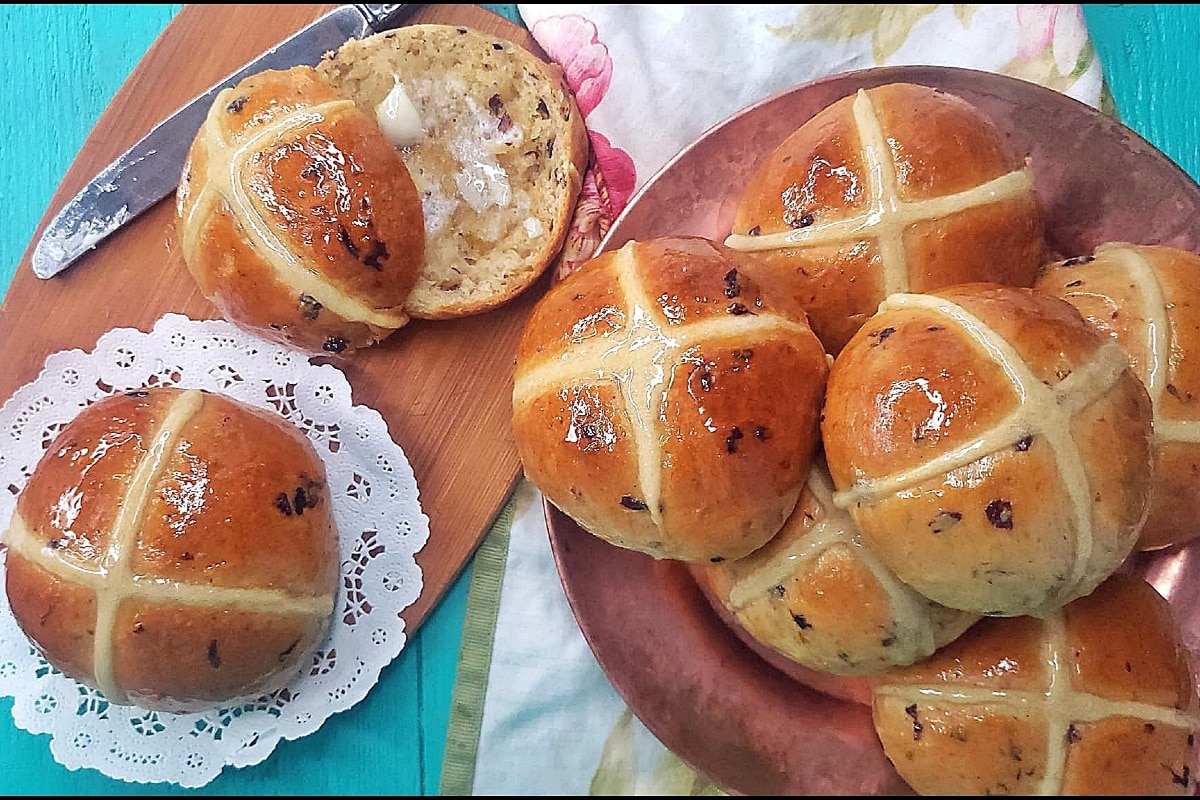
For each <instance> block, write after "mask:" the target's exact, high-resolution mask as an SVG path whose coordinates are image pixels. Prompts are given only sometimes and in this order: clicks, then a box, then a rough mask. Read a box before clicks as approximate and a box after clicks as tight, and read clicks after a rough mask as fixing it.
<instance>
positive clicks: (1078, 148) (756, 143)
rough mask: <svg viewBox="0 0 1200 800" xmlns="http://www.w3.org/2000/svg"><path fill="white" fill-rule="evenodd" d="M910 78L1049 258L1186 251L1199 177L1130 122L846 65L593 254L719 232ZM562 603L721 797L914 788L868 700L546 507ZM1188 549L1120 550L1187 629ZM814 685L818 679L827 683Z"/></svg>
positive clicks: (712, 158) (1193, 596) (638, 214)
mask: <svg viewBox="0 0 1200 800" xmlns="http://www.w3.org/2000/svg"><path fill="white" fill-rule="evenodd" d="M897 81H908V82H912V83H919V84H925V85H928V86H933V87H938V88H941V89H944V90H946V91H949V92H952V93H954V94H957V95H959V96H961V97H963V98H964V99H966V100H968V101H970V102H971V103H973V104H975V105H976V106H977V107H979V108H980V109H982V110H983V111H984V112H985V113H987V114H988V115H989V116H990V117H991V118H992V119H993V120H994V121H995V122H996V124H997V125H999V126H1000V128H1001V129H1002V130H1004V131H1006V132H1007V134H1008V135H1009V137H1010V139H1011V141H1012V144H1013V146H1014V147H1015V148H1016V149H1017V150H1018V151H1019V152H1026V153H1028V154H1029V155H1030V156H1031V157H1032V159H1033V168H1034V173H1035V181H1036V185H1037V190H1038V193H1039V195H1040V197H1041V199H1042V201H1043V203H1044V205H1045V207H1046V215H1047V216H1046V225H1047V235H1048V240H1049V244H1050V246H1051V248H1052V249H1053V250H1054V251H1055V253H1056V256H1057V257H1061V258H1067V257H1070V256H1074V255H1083V254H1087V253H1090V252H1091V250H1092V249H1093V248H1094V247H1095V246H1096V245H1098V244H1101V243H1102V242H1105V241H1128V242H1134V243H1139V244H1164V245H1171V246H1174V247H1179V248H1182V249H1185V250H1192V251H1196V250H1197V249H1198V246H1200V225H1198V222H1200V213H1198V209H1200V187H1198V186H1197V185H1196V183H1195V182H1194V181H1193V180H1192V179H1191V178H1190V177H1188V175H1187V174H1186V173H1185V172H1184V171H1183V170H1181V169H1180V168H1179V167H1178V166H1177V165H1176V164H1174V163H1173V162H1172V161H1171V160H1170V159H1168V158H1167V157H1166V156H1164V155H1163V154H1162V153H1161V152H1159V151H1158V150H1157V149H1155V148H1154V147H1153V146H1152V145H1150V144H1149V143H1148V142H1146V141H1145V140H1144V139H1142V138H1141V137H1139V136H1138V135H1137V134H1136V133H1134V132H1133V131H1131V130H1130V129H1129V128H1127V127H1125V126H1123V125H1121V124H1120V123H1118V122H1116V121H1115V120H1113V119H1111V118H1109V117H1107V116H1106V115H1104V114H1102V113H1100V112H1099V111H1097V110H1095V109H1093V108H1092V107H1090V106H1088V105H1086V104H1084V103H1081V102H1079V101H1077V100H1074V99H1072V98H1070V97H1068V96H1066V95H1064V94H1060V93H1058V92H1055V91H1052V90H1050V89H1046V88H1044V87H1041V86H1039V85H1037V84H1033V83H1028V82H1026V81H1022V80H1018V79H1015V78H1009V77H1006V76H1002V75H997V74H994V73H988V72H978V71H974V70H965V69H958V68H947V67H927V66H921V67H885V68H878V69H870V70H862V71H857V72H850V73H844V74H840V75H835V76H832V77H829V78H825V79H822V80H819V81H815V82H813V83H807V84H803V85H801V86H798V87H796V88H794V89H791V90H788V91H785V92H782V93H780V94H777V95H774V96H772V97H769V98H767V99H766V100H763V101H762V102H759V103H757V104H755V105H752V106H749V107H747V108H746V109H743V110H742V111H740V112H738V113H737V114H734V115H733V116H731V117H729V118H728V119H726V120H725V121H723V122H721V123H719V124H718V125H716V126H714V127H713V128H711V129H709V130H708V131H707V132H706V133H705V134H704V135H703V136H701V137H700V138H699V139H698V140H696V141H695V142H693V143H692V144H691V145H689V146H688V147H687V148H685V149H684V150H682V151H681V152H680V153H679V155H677V156H676V157H675V158H674V159H673V160H672V161H671V162H670V163H668V164H667V165H666V166H665V167H664V168H663V169H662V170H661V171H659V173H658V174H657V175H655V176H654V177H653V178H652V179H651V180H650V181H649V182H647V183H646V184H645V186H644V187H643V188H642V189H641V190H640V191H639V192H638V193H637V194H636V195H635V196H634V197H633V199H632V201H631V202H630V204H629V206H628V208H626V210H625V212H624V213H623V214H622V215H621V217H620V218H619V219H618V220H617V221H616V222H615V224H614V225H613V228H612V230H611V231H610V232H609V235H608V237H607V238H606V240H605V241H604V242H603V243H602V245H601V247H602V249H614V248H617V247H620V246H621V245H622V244H624V243H625V242H627V241H630V240H645V239H649V238H653V237H656V236H664V235H670V234H696V235H701V236H707V237H709V238H712V239H715V240H718V241H720V240H723V239H724V238H725V235H726V234H727V233H728V232H729V227H730V224H731V221H732V218H733V212H734V207H735V205H736V203H737V201H738V198H739V196H740V193H741V189H742V186H743V185H744V183H745V181H746V180H747V179H748V178H749V176H750V174H751V173H752V171H753V170H754V168H755V166H756V165H757V163H758V161H759V159H760V158H762V157H764V156H766V155H767V154H768V153H769V152H770V151H771V150H773V149H774V148H775V146H776V145H778V144H779V142H781V141H782V140H783V139H784V138H785V137H786V136H787V135H788V134H790V133H792V132H793V131H794V130H795V129H796V128H797V127H799V126H800V125H801V124H803V123H804V122H805V121H806V120H808V119H809V118H810V117H812V116H813V115H814V114H816V113H817V112H818V111H820V110H821V109H823V108H824V107H826V106H827V105H829V104H830V103H832V102H834V101H835V100H838V99H840V98H841V97H844V96H846V95H849V94H852V93H853V92H855V91H856V90H858V89H859V88H870V87H872V86H878V85H881V84H885V83H892V82H897ZM546 519H547V523H548V526H549V530H550V543H551V546H552V548H553V551H554V557H555V561H556V563H557V565H558V571H559V576H560V577H561V579H562V584H563V587H564V589H565V591H566V595H567V599H568V600H569V602H570V605H571V608H572V610H573V612H574V614H575V617H576V619H577V621H578V623H579V626H580V629H581V630H582V631H583V634H584V637H585V638H586V639H587V641H588V644H589V645H590V646H591V649H592V651H593V653H594V654H595V656H596V658H597V660H598V661H599V663H600V666H601V667H602V669H603V670H604V671H605V673H606V674H607V676H608V678H609V680H611V681H612V683H613V685H614V686H615V687H616V689H617V691H618V692H620V694H621V695H622V696H623V697H624V699H625V701H626V702H627V703H628V704H629V707H630V708H631V709H632V710H633V712H634V713H635V714H637V716H638V717H639V718H640V719H641V720H642V722H643V723H645V725H646V727H647V728H649V729H650V730H651V731H652V732H653V733H654V734H655V735H656V736H657V737H658V738H659V740H660V741H662V742H663V744H665V745H666V746H667V747H669V748H670V749H671V750H672V751H673V752H675V753H676V754H677V755H678V756H679V757H680V758H682V759H683V760H684V761H685V762H687V763H688V764H689V765H691V766H692V767H694V768H695V769H697V770H698V771H700V772H702V773H704V774H706V775H708V776H709V777H711V778H712V779H713V780H714V781H716V782H717V783H718V784H720V785H721V786H722V787H724V788H725V789H726V790H728V791H729V792H731V793H735V794H751V795H753V794H846V795H857V794H912V792H911V790H910V789H909V788H908V787H907V786H906V785H905V784H904V782H903V781H902V780H901V779H900V778H899V776H898V775H897V774H896V773H895V771H894V770H893V769H892V767H891V765H890V764H889V763H888V761H887V759H886V757H885V756H884V755H883V751H882V748H881V747H880V745H879V743H878V740H877V738H876V736H875V732H874V728H873V726H872V723H871V715H870V709H869V708H868V707H867V706H866V705H863V704H861V703H859V702H855V701H854V700H852V699H846V697H847V695H846V694H845V693H843V692H835V691H821V690H819V689H817V688H814V684H815V682H806V681H805V680H803V677H802V674H801V675H800V676H799V677H798V674H797V672H796V671H795V670H787V669H781V668H778V665H776V666H772V665H771V664H770V663H769V660H768V659H766V658H764V657H763V656H762V655H760V654H759V653H758V652H757V651H756V650H755V649H754V648H752V647H750V646H748V645H747V644H746V643H745V642H744V640H743V638H742V637H741V636H740V635H739V634H738V633H737V632H735V631H733V630H731V628H730V627H729V625H727V624H726V623H725V622H724V621H722V619H721V617H720V615H718V614H717V613H715V612H714V611H713V609H712V608H711V606H710V605H709V603H708V601H707V600H706V598H705V595H704V593H703V592H702V591H701V589H700V588H699V587H698V586H697V584H696V583H695V582H694V581H693V580H692V578H691V573H690V571H689V569H688V568H687V566H686V565H684V564H681V563H678V562H670V561H655V560H654V559H652V558H650V557H648V556H644V555H642V554H640V553H635V552H633V551H628V550H622V549H620V548H617V547H614V546H612V545H609V544H607V543H605V542H603V541H602V540H600V539H598V538H596V537H594V536H591V535H590V534H588V533H586V532H584V531H583V530H582V529H580V528H579V527H578V526H577V525H575V523H574V522H572V521H571V520H570V519H569V518H568V517H567V516H566V515H564V514H562V513H561V512H560V511H558V510H557V509H556V508H554V507H553V506H552V505H550V504H549V503H547V504H546ZM1198 553H1200V550H1197V549H1196V548H1195V547H1184V548H1177V549H1175V550H1171V551H1167V552H1163V553H1158V554H1154V555H1149V556H1146V555H1143V556H1139V557H1136V558H1135V559H1132V560H1131V562H1130V563H1129V565H1128V568H1130V569H1132V570H1134V571H1136V572H1138V573H1139V574H1142V575H1144V576H1145V577H1147V578H1148V579H1149V580H1150V581H1151V582H1152V583H1153V584H1154V585H1155V586H1156V587H1157V588H1158V589H1159V591H1160V592H1162V593H1163V594H1164V595H1165V596H1166V597H1167V598H1168V599H1169V600H1170V601H1171V602H1172V604H1173V606H1174V607H1175V609H1176V613H1177V616H1178V618H1179V621H1180V624H1181V626H1182V628H1183V631H1184V641H1185V643H1187V644H1188V645H1189V646H1191V647H1193V649H1196V645H1197V643H1198V642H1200V579H1198V578H1200V555H1198ZM826 688H827V689H828V687H826Z"/></svg>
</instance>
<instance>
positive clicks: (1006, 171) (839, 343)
mask: <svg viewBox="0 0 1200 800" xmlns="http://www.w3.org/2000/svg"><path fill="white" fill-rule="evenodd" d="M725 243H726V244H727V245H729V246H730V247H733V248H735V249H738V250H746V251H752V252H756V253H759V254H760V255H761V256H762V257H764V258H766V260H767V261H768V263H770V264H771V265H772V266H774V267H775V268H776V269H778V270H779V271H781V272H787V273H794V274H795V276H796V277H797V278H798V279H799V280H800V282H801V292H802V294H801V296H802V298H803V301H804V304H805V308H806V309H807V310H808V314H809V318H810V319H811V321H812V326H813V330H814V331H816V332H817V335H818V336H819V337H820V338H821V341H822V342H824V344H825V348H826V349H827V350H828V351H829V352H830V353H832V354H834V355H837V353H838V352H839V351H840V350H841V349H842V347H843V346H845V344H846V342H847V341H849V339H850V337H851V336H852V335H853V334H854V332H855V331H857V330H858V328H859V326H861V325H862V324H863V323H864V322H865V321H866V319H867V318H868V317H870V316H871V314H873V313H874V312H875V309H876V308H877V307H878V306H879V303H880V301H882V300H883V299H884V298H885V297H886V296H887V295H889V294H893V293H897V292H913V293H921V292H927V291H930V290H932V289H937V288H940V287H943V286H950V285H953V284H958V283H969V282H975V281H989V282H993V283H1002V284H1011V285H1017V286H1029V285H1031V284H1032V283H1033V280H1034V277H1035V275H1036V272H1037V269H1038V268H1039V267H1040V266H1041V264H1042V263H1043V261H1044V260H1045V257H1044V252H1043V251H1044V250H1045V242H1044V235H1043V220H1042V211H1041V206H1040V204H1039V202H1038V199H1037V196H1036V194H1035V191H1034V184H1033V178H1032V172H1031V166H1030V164H1029V163H1028V162H1027V159H1026V158H1025V155H1024V154H1023V153H1018V152H1016V151H1014V149H1013V147H1012V145H1011V143H1010V142H1009V141H1008V140H1007V139H1006V138H1005V134H1004V133H1003V132H1002V131H1001V130H1000V129H999V128H997V127H996V125H995V124H994V123H993V122H992V120H991V119H989V118H988V117H987V116H985V115H984V114H983V113H982V112H981V111H980V110H979V109H978V108H976V107H975V106H973V105H972V104H970V103H968V102H967V101H966V100H964V99H962V98H961V97H958V96H957V95H953V94H950V93H949V92H945V91H942V90H940V89H934V88H931V87H928V86H919V85H915V84H909V83H891V84H886V85H883V86H877V87H874V88H871V89H862V90H860V91H858V92H857V93H856V94H854V95H851V96H847V97H843V98H842V99H840V100H838V101H836V102H834V103H832V104H831V105H829V106H827V107H826V108H825V109H823V110H821V111H820V112H818V113H817V114H816V115H815V116H813V117H812V118H811V119H809V120H808V121H807V122H805V123H803V124H802V125H801V126H800V127H799V128H798V129H797V130H796V131H795V132H794V133H793V134H791V135H790V136H788V137H787V138H786V139H784V141H783V142H781V143H780V144H779V145H778V146H777V147H776V148H775V150H774V151H773V152H771V153H770V154H768V155H767V157H766V158H765V159H764V160H763V161H762V162H761V163H760V164H759V165H758V166H757V167H756V170H755V172H754V174H753V175H752V176H751V177H750V180H749V181H748V182H747V183H746V186H745V188H744V189H743V191H742V194H741V198H740V200H739V201H738V205H737V209H736V213H735V216H734V221H733V226H732V233H731V235H730V236H729V237H728V238H727V239H726V240H725Z"/></svg>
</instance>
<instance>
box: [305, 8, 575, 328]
mask: <svg viewBox="0 0 1200 800" xmlns="http://www.w3.org/2000/svg"><path fill="white" fill-rule="evenodd" d="M317 69H318V70H319V71H320V72H321V74H322V75H323V76H325V77H326V78H327V79H328V80H329V81H330V83H332V84H333V85H334V86H336V87H337V89H338V91H340V92H341V93H342V94H344V95H345V96H346V97H348V98H350V99H352V100H353V101H354V102H355V103H356V104H357V105H358V107H359V109H361V110H362V112H363V113H364V114H366V115H368V116H371V117H372V118H374V119H376V120H377V121H378V122H379V124H380V125H381V127H383V128H384V130H387V131H389V133H390V138H391V140H392V142H393V144H394V145H395V146H396V147H397V149H398V151H399V153H400V155H401V157H402V158H403V159H404V161H405V163H406V164H407V165H408V169H409V172H410V173H411V174H412V176H413V179H414V180H415V181H416V183H417V187H418V189H419V190H420V194H421V200H422V203H423V204H424V208H425V230H426V248H425V264H424V267H423V268H422V270H421V275H420V278H419V279H418V281H417V285H416V286H415V287H414V289H413V291H412V293H411V294H410V295H409V296H408V299H407V301H406V303H405V310H406V311H407V312H408V313H409V314H411V315H412V316H413V317H417V318H420V319H435V320H436V319H450V318H454V317H462V316H466V315H469V314H478V313H481V312H483V311H487V310H489V309H492V308H495V307H496V306H498V305H500V304H502V303H505V302H507V301H509V300H511V299H513V298H514V297H516V296H517V295H518V294H520V293H521V292H523V291H525V289H527V288H529V286H531V285H532V284H533V283H534V282H535V281H536V280H537V279H538V278H539V277H540V276H541V275H542V274H543V273H544V272H545V271H546V269H547V267H549V265H550V264H551V263H552V262H553V261H554V259H555V257H556V256H557V255H558V254H559V252H560V251H561V250H562V247H563V244H564V242H565V241H566V238H567V232H568V229H569V227H570V221H571V217H572V214H573V213H574V211H575V203H576V200H577V199H578V197H579V193H580V191H581V189H582V187H583V174H584V170H585V169H586V168H587V159H588V148H589V144H588V134H587V130H586V128H585V127H584V122H583V114H581V113H580V111H579V107H578V105H577V104H576V100H575V96H574V94H572V92H571V90H570V88H569V87H568V86H567V84H566V81H565V80H564V78H563V71H562V68H561V67H559V66H558V65H557V64H555V63H553V62H547V61H543V60H542V59H541V58H539V57H537V56H535V55H534V54H533V53H532V52H530V51H528V50H526V49H525V48H524V47H521V46H520V45H518V44H516V43H514V42H511V41H509V40H507V39H504V38H501V37H498V36H495V35H493V34H489V33H485V32H483V31H480V30H476V29H474V28H470V27H467V26H463V25H443V24H423V25H405V26H403V27H401V28H397V29H395V30H391V31H386V32H384V33H378V34H375V35H373V36H367V37H364V38H362V39H350V40H348V41H347V42H346V43H345V44H344V45H342V46H341V47H339V48H338V49H337V51H335V52H333V53H330V54H328V55H327V56H326V57H325V58H324V59H322V61H321V63H320V64H319V65H318V67H317Z"/></svg>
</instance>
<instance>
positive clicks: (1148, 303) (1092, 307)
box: [1035, 242, 1200, 550]
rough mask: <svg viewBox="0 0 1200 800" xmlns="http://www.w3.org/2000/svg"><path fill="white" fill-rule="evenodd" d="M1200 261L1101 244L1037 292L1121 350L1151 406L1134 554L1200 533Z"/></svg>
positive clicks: (1158, 249) (1045, 275) (1046, 276)
mask: <svg viewBox="0 0 1200 800" xmlns="http://www.w3.org/2000/svg"><path fill="white" fill-rule="evenodd" d="M1198 274H1200V255H1197V254H1195V253H1192V252H1188V251H1186V250H1180V249H1178V248H1174V247H1167V246H1162V245H1153V246H1151V245H1135V244H1131V243H1128V242H1107V243H1105V244H1102V245H1100V246H1099V247H1097V248H1096V250H1095V252H1094V254H1092V255H1089V256H1084V257H1076V258H1071V259H1068V260H1066V261H1061V262H1056V263H1053V264H1049V265H1047V266H1046V268H1045V269H1044V270H1043V272H1042V274H1041V276H1040V277H1039V278H1038V281H1037V283H1036V284H1035V288H1037V289H1039V290H1041V291H1044V292H1047V293H1049V294H1052V295H1054V296H1056V297H1060V298H1062V299H1064V300H1066V301H1068V302H1070V303H1071V304H1072V305H1074V306H1075V307H1076V308H1078V309H1079V311H1080V313H1081V314H1083V316H1084V318H1085V319H1087V320H1088V322H1090V323H1091V324H1092V325H1093V326H1095V327H1096V328H1097V329H1098V330H1100V331H1102V332H1103V333H1105V334H1107V335H1109V336H1112V337H1113V338H1114V339H1116V340H1117V342H1118V344H1120V345H1121V347H1122V349H1123V350H1124V351H1125V353H1126V355H1128V356H1129V360H1130V364H1131V365H1132V367H1133V370H1134V372H1135V373H1136V374H1137V376H1138V378H1140V379H1141V381H1142V383H1143V384H1145V385H1146V389H1147V391H1148V392H1149V394H1150V400H1151V403H1152V405H1153V408H1154V457H1155V466H1154V493H1153V497H1152V499H1151V504H1150V511H1149V515H1148V517H1147V519H1146V524H1145V526H1143V528H1142V533H1141V536H1140V537H1139V538H1138V544H1137V546H1138V549H1140V550H1152V549H1159V548H1163V547H1169V546H1171V545H1176V544H1182V543H1183V542H1186V541H1189V540H1191V539H1194V538H1195V537H1196V536H1198V535H1200V481H1197V480H1196V476H1197V475H1200V300H1198V299H1197V297H1196V290H1195V287H1196V276H1197V275H1198Z"/></svg>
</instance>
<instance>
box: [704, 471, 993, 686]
mask: <svg viewBox="0 0 1200 800" xmlns="http://www.w3.org/2000/svg"><path fill="white" fill-rule="evenodd" d="M705 573H706V576H705V577H706V578H707V584H708V587H709V589H710V590H711V591H712V593H713V594H714V595H715V596H716V597H717V598H718V600H719V601H720V602H721V603H722V604H723V605H724V606H725V607H726V608H727V609H728V610H729V612H730V613H731V614H732V615H733V618H734V619H735V620H736V622H737V623H738V624H739V625H740V626H741V627H742V628H744V629H745V630H746V632H747V633H748V634H749V635H750V636H752V637H753V638H754V639H755V640H757V641H758V642H760V643H762V644H764V645H766V646H767V647H770V648H771V649H773V650H775V651H776V652H777V653H779V654H780V655H782V656H784V657H786V658H789V659H791V660H793V661H795V662H797V663H799V664H802V665H804V666H805V667H808V668H810V669H815V670H820V671H823V672H829V673H832V674H834V675H868V674H870V673H873V672H875V671H877V670H880V669H882V668H884V667H887V666H892V665H897V664H911V663H912V662H914V661H916V660H918V659H921V658H924V657H926V656H928V655H930V654H932V653H933V651H934V650H936V649H937V648H939V647H941V646H942V645H944V644H946V643H947V642H950V641H952V640H953V639H954V638H955V637H957V636H959V635H960V634H961V633H962V632H963V631H965V630H966V629H967V628H968V627H970V626H971V624H972V623H973V622H975V621H976V620H977V619H979V615H978V614H971V613H969V612H966V611H958V610H955V609H950V608H946V607H945V606H941V605H938V604H937V603H934V602H933V601H932V600H930V599H928V598H926V597H923V596H921V595H920V594H918V593H917V592H915V591H913V590H912V589H911V588H910V587H908V586H906V585H905V584H904V583H901V582H900V581H899V580H898V579H897V578H896V576H895V575H893V574H892V573H891V570H889V569H888V568H887V567H886V566H885V565H884V564H883V563H882V562H881V561H880V560H879V559H878V558H876V556H875V555H874V553H872V552H871V550H870V548H869V547H868V546H867V545H866V544H865V543H864V542H863V541H862V537H861V536H860V535H859V533H858V530H857V529H856V528H855V526H854V521H853V520H851V519H850V515H849V514H847V513H846V511H845V510H844V509H840V508H838V507H837V506H835V505H834V504H833V482H832V480H831V479H830V477H829V473H828V470H827V469H826V467H825V464H824V461H823V460H821V459H816V460H815V461H814V464H813V467H812V469H811V471H810V472H809V476H808V482H807V483H806V484H805V487H804V492H803V493H802V494H801V495H800V500H799V502H798V503H797V504H796V510H795V511H793V512H792V515H791V517H789V518H788V521H787V522H786V523H785V524H784V526H783V528H782V529H780V531H779V532H778V533H777V534H775V536H774V537H773V538H772V539H771V540H770V541H769V542H767V543H766V544H765V545H763V546H762V547H760V548H758V549H757V550H755V551H754V552H753V553H751V554H750V555H748V556H745V557H744V558H739V559H736V560H731V561H723V562H721V563H720V564H710V565H708V566H706V567H705Z"/></svg>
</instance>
